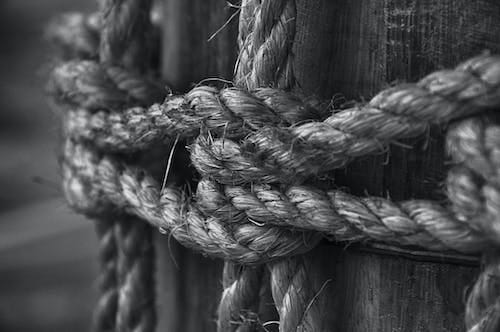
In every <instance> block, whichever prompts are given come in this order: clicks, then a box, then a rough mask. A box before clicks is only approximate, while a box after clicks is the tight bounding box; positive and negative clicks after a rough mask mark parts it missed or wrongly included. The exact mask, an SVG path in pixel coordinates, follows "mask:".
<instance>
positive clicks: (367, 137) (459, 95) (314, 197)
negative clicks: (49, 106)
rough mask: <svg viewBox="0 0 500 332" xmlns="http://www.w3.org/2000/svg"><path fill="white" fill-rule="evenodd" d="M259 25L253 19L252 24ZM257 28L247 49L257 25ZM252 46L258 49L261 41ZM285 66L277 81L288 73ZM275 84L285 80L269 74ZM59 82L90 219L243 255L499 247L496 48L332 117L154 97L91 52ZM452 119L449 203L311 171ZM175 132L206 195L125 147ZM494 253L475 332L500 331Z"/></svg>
mask: <svg viewBox="0 0 500 332" xmlns="http://www.w3.org/2000/svg"><path fill="white" fill-rule="evenodd" d="M285 2H286V1H285ZM285 2H279V3H280V4H279V6H282V7H279V8H281V9H282V10H285V9H286V10H287V8H289V7H288V6H289V4H288V2H286V3H285ZM249 3H251V2H250V1H249ZM263 3H268V4H269V2H265V1H264V2H263ZM277 3H278V2H277ZM277 6H278V5H277ZM247 9H248V8H247ZM254 10H256V9H254ZM260 10H262V9H260ZM243 12H244V11H243V9H242V13H243ZM287 15H288V14H287ZM244 17H246V16H244ZM257 17H258V16H257ZM280 17H281V16H280ZM245 20H250V19H248V17H247V18H246V19H245ZM257 22H258V20H256V21H255V22H246V21H243V23H241V22H240V23H241V24H242V25H243V26H244V25H245V24H249V25H250V26H251V25H253V26H254V28H253V29H255V25H256V24H257ZM278 22H281V23H282V21H278ZM286 22H288V21H286ZM278 24H280V23H278ZM287 24H288V23H287ZM240 27H241V25H240ZM241 29H243V30H245V29H244V28H241ZM246 29H249V28H246ZM245 31H247V30H245ZM271 31H272V29H271ZM245 34H246V37H245V38H241V37H240V42H241V43H243V44H244V45H245V43H246V40H247V39H248V38H249V37H248V36H250V35H251V33H250V32H245ZM271 35H272V33H271ZM244 36H245V35H244ZM255 38H257V37H255ZM269 38H271V37H269ZM256 40H259V38H257V39H256ZM255 44H256V43H255V42H254V44H252V45H255ZM246 47H247V48H245V52H249V54H256V53H257V52H256V51H254V50H253V47H255V46H251V47H250V46H246ZM286 47H290V46H289V45H287V46H286ZM249 50H250V51H249ZM107 52H108V51H106V52H104V54H107ZM285 53H286V52H285ZM247 56H248V55H247ZM287 56H289V55H286V56H285V58H286V57H287ZM124 61H129V60H124ZM240 62H241V59H240ZM253 65H254V66H255V59H254V60H253ZM266 66H267V65H266ZM269 66H272V65H269ZM254 68H255V67H254ZM266 68H267V67H266ZM280 68H287V69H286V70H288V65H286V66H285V67H280ZM252 70H253V71H256V72H258V70H257V69H252ZM250 72H252V71H250ZM246 75H248V74H246ZM251 75H260V74H250V77H252V76H251ZM280 75H281V74H280ZM280 75H278V78H274V79H273V80H274V81H278V82H279V80H280V79H281V78H280V77H282V75H281V76H280ZM287 75H288V74H286V75H285V77H287V78H289V77H293V76H287ZM246 81H249V79H248V78H246V79H245V82H246ZM262 82H265V83H262V84H266V85H267V84H272V82H271V80H270V79H267V78H266V79H265V80H263V81H262ZM252 84H253V83H252ZM255 84H257V86H259V85H261V84H260V83H255ZM50 85H51V91H52V94H53V95H54V98H55V99H56V100H57V101H58V102H59V103H61V104H64V105H66V106H69V110H68V111H67V112H66V113H65V114H64V115H63V118H64V125H63V127H64V132H65V135H66V136H67V140H66V142H65V145H64V147H63V158H62V164H63V186H64V190H65V193H66V196H67V199H68V201H69V203H70V204H71V205H72V206H73V207H74V208H75V209H76V210H79V211H81V212H84V213H89V214H95V213H96V212H106V211H109V209H110V208H112V209H119V210H122V211H124V212H127V213H130V214H134V215H136V216H139V217H140V218H142V219H145V220H146V221H148V222H149V223H150V224H152V225H154V226H156V227H159V228H162V229H163V230H168V231H169V232H170V234H172V235H173V236H174V237H175V238H176V239H177V240H179V241H180V242H181V243H183V244H184V245H186V246H188V247H191V248H194V249H196V250H199V251H202V252H204V253H206V254H209V255H213V256H216V257H221V258H224V259H228V260H231V261H236V262H239V263H242V264H258V263H264V262H269V261H273V260H277V259H283V258H286V257H290V256H294V255H297V254H300V253H304V252H307V251H309V250H310V249H312V248H313V247H314V246H315V245H316V244H317V243H318V242H319V241H320V240H321V239H325V238H326V239H328V240H332V241H348V242H354V241H356V242H358V241H361V242H368V241H375V242H383V243H390V244H397V245H401V246H419V247H422V248H424V249H428V250H435V251H443V250H453V251H459V252H463V253H472V254H477V253H482V252H485V251H488V252H489V250H490V249H492V248H496V247H498V244H499V242H500V237H499V232H500V227H499V226H498V225H499V221H498V218H499V216H500V206H499V203H498V202H500V195H499V169H500V167H499V166H500V165H499V163H500V157H499V156H500V126H499V125H498V115H497V114H496V111H497V109H498V107H499V106H500V58H499V57H496V56H490V55H481V56H478V57H475V58H472V59H470V60H468V61H466V62H464V63H462V64H460V65H459V66H458V67H457V68H455V69H454V70H447V71H438V72H435V73H432V74H430V75H429V76H427V77H425V78H424V79H422V80H421V81H419V82H418V83H416V84H402V85H398V86H395V87H392V88H389V89H387V90H384V91H382V92H380V93H379V94H378V95H377V96H375V97H374V98H373V99H372V100H371V101H370V102H369V103H367V104H366V105H359V106H356V107H354V108H350V109H343V110H334V112H333V113H332V114H327V113H328V111H329V110H328V109H324V108H322V107H321V105H322V103H320V102H317V101H315V100H308V99H304V98H300V97H298V96H294V95H292V94H290V93H287V92H284V91H282V90H277V89H272V88H263V89H257V90H255V91H250V92H249V91H246V90H243V89H239V88H226V89H222V90H217V89H215V88H213V87H204V86H201V87H196V88H194V89H193V90H191V91H190V92H188V93H187V94H184V95H172V94H170V95H168V96H167V97H166V98H165V99H164V101H163V102H162V103H160V104H152V105H151V104H150V103H148V102H144V101H145V100H150V99H155V98H156V97H157V96H158V95H161V89H158V86H157V85H156V84H154V83H152V82H150V81H149V80H147V79H143V78H141V77H140V76H139V75H137V73H135V72H129V71H127V70H124V68H120V67H115V66H114V64H106V65H105V66H104V65H102V64H99V63H96V62H94V61H92V60H83V61H71V62H68V63H65V64H63V65H61V66H60V67H58V68H56V69H55V70H54V72H53V77H52V80H51V84H50ZM285 86H287V87H288V86H289V85H286V84H285ZM130 104H133V105H134V106H133V107H128V105H130ZM135 105H138V106H135ZM450 122H452V123H451V125H450V128H449V130H448V133H447V142H446V144H447V149H448V151H449V153H450V155H451V157H452V159H453V161H454V162H455V165H454V166H453V168H452V169H451V170H450V172H449V174H448V178H447V194H448V197H449V200H450V202H449V205H448V206H442V205H440V204H437V203H435V202H432V201H425V200H409V201H405V202H399V203H397V202H391V201H390V200H387V199H383V198H378V197H363V198H360V197H355V196H352V195H349V194H347V193H344V192H342V191H339V190H335V189H329V190H323V189H318V188H312V187H310V186H308V185H307V179H308V178H310V177H311V176H317V175H320V174H322V173H325V172H327V171H329V170H332V169H335V168H339V167H344V166H345V165H346V164H347V163H348V162H349V161H350V160H352V159H353V158H357V157H360V156H363V155H366V154H370V153H378V152H381V151H384V149H386V148H387V146H388V145H389V144H390V143H391V142H395V141H397V140H398V139H402V138H407V137H414V136H418V135H421V134H423V133H424V132H425V131H426V129H427V127H428V126H429V125H435V124H443V125H446V124H448V123H450ZM176 137H180V138H182V139H183V140H185V141H187V142H191V146H190V153H191V161H192V163H193V165H194V166H195V168H196V169H197V171H198V172H199V173H200V174H201V176H202V177H203V178H202V179H201V180H200V181H199V183H198V188H197V192H196V195H194V197H191V195H190V194H189V193H188V191H185V190H183V189H182V188H178V187H174V186H171V185H167V186H166V187H164V188H162V187H161V186H160V185H159V183H158V181H157V180H156V179H155V178H154V177H153V176H151V175H150V174H148V172H147V171H145V170H144V169H142V168H140V167H137V166H134V165H132V164H131V163H130V162H129V161H127V160H125V159H124V158H122V157H120V155H119V154H117V152H130V151H137V150H144V149H147V148H151V147H153V146H154V145H156V144H158V143H159V142H164V141H167V140H170V139H172V138H176ZM109 251H110V252H111V253H112V252H113V250H111V249H110V250H109ZM490 257H493V258H490ZM486 258H487V259H486V265H485V269H484V272H483V274H482V275H481V276H480V277H479V279H478V282H477V283H476V285H475V286H474V287H473V288H472V290H471V292H470V294H469V300H468V304H467V313H466V323H467V328H468V330H469V331H496V330H497V329H498V328H499V324H500V323H499V321H500V319H499V317H500V306H499V299H500V294H498V292H497V290H498V287H497V286H496V283H497V280H498V278H499V277H500V275H499V269H498V262H497V259H496V258H498V255H496V254H492V255H490V254H489V255H488V256H487V257H486ZM287 264H288V265H289V266H288V268H289V269H296V268H298V265H296V264H299V263H297V262H295V263H294V262H291V261H286V260H285V261H283V260H282V261H281V262H277V263H275V265H273V266H274V267H272V269H274V271H276V272H274V273H275V275H279V273H280V271H282V270H281V269H283V268H284V267H286V265H287ZM301 271H302V270H301ZM113 273H114V272H113ZM297 275H298V276H299V275H300V274H297ZM276 280H282V281H283V279H276ZM289 282H290V284H289V285H288V286H286V285H285V286H283V284H281V283H280V284H279V285H276V287H275V288H274V289H273V296H274V298H275V301H276V303H277V305H278V309H279V308H280V304H279V302H280V301H281V300H280V299H282V298H283V288H280V287H292V286H293V280H292V281H289ZM307 309H309V308H307ZM311 315H314V311H312V312H311ZM311 317H312V316H311ZM300 324H302V321H301V322H299V323H298V325H294V328H298V327H297V326H300ZM280 328H282V329H285V327H283V326H281V327H280Z"/></svg>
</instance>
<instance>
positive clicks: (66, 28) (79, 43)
mask: <svg viewBox="0 0 500 332" xmlns="http://www.w3.org/2000/svg"><path fill="white" fill-rule="evenodd" d="M154 15H156V16H157V14H155V13H153V12H152V13H151V16H154ZM153 23H155V22H153ZM156 23H157V24H156V25H155V26H153V27H152V29H151V30H150V32H149V33H148V38H149V39H151V40H152V41H154V42H151V43H150V44H151V45H149V47H150V48H151V50H150V53H151V57H152V60H154V61H158V58H159V51H160V50H159V38H160V27H159V26H157V25H158V23H159V22H156ZM101 27H102V17H101V15H99V13H92V14H82V13H77V12H69V13H64V14H61V15H59V16H57V17H56V18H55V19H53V20H52V21H51V22H50V23H49V25H48V26H47V28H46V30H45V36H46V38H47V39H48V40H49V41H50V42H51V44H53V45H54V46H56V48H57V51H58V53H59V54H58V55H59V56H60V57H61V58H62V59H65V60H68V59H87V60H97V59H98V57H99V47H100V44H101V36H100V35H101V33H100V32H101V31H100V30H101ZM152 67H153V68H156V67H157V66H156V63H155V62H153V63H152Z"/></svg>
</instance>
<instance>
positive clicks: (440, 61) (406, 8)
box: [294, 0, 500, 332]
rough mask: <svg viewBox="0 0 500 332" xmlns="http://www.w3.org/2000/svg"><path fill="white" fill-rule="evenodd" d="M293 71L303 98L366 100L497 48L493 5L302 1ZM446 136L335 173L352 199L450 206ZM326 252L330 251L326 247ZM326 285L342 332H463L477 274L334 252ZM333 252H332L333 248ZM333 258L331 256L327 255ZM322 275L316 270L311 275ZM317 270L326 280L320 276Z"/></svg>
mask: <svg viewBox="0 0 500 332" xmlns="http://www.w3.org/2000/svg"><path fill="white" fill-rule="evenodd" d="M297 10H298V16H297V34H296V39H295V43H294V54H295V60H294V69H295V73H296V76H297V81H298V85H299V87H300V88H301V89H302V91H303V92H305V93H306V94H316V95H318V96H320V97H324V98H330V97H331V96H333V95H334V94H337V93H342V94H343V95H344V96H345V97H346V98H347V99H348V100H350V99H356V100H360V99H363V98H364V99H369V98H370V97H372V96H373V95H374V93H376V92H377V91H378V90H380V89H382V88H384V87H386V86H387V85H388V84H389V83H391V82H394V81H395V80H412V81H413V80H416V79H418V78H420V77H422V76H423V75H425V74H427V73H429V72H430V71H432V70H437V69H440V68H443V67H453V66H455V65H456V64H458V63H459V62H460V61H462V60H465V59H466V58H467V57H469V56H472V55H475V54H478V53H480V52H482V51H483V50H484V49H489V50H491V51H492V52H496V53H498V52H499V51H500V3H499V2H498V1H496V0H479V1H468V0H441V1H418V0H297ZM442 134H443V132H442V131H441V130H438V129H434V130H432V131H431V132H430V133H429V135H428V137H427V138H426V139H419V140H413V141H408V142H406V143H409V144H411V145H412V146H413V148H412V149H405V148H401V147H392V148H391V150H390V154H389V157H390V158H389V162H388V163H387V160H386V158H387V157H388V156H386V155H383V156H375V157H370V158H364V159H363V160H361V161H358V162H355V163H353V164H352V165H349V166H348V167H347V170H340V171H337V172H335V183H336V184H337V185H339V186H345V187H347V188H348V189H349V190H350V191H351V192H352V193H354V194H358V195H364V194H365V193H366V192H368V193H369V194H372V195H381V196H387V195H390V197H391V198H392V199H394V200H402V199H408V198H430V199H443V195H442V188H441V187H442V186H441V185H440V183H442V181H443V180H444V176H445V173H446V167H445V163H444V161H445V158H444V149H443V135H442ZM324 250H326V249H324ZM330 251H335V252H336V253H337V254H339V256H335V255H331V256H332V257H335V261H334V259H331V260H330V264H332V265H336V266H335V272H333V275H332V277H333V280H334V285H332V287H329V288H328V290H327V291H328V292H329V296H331V298H332V299H333V300H332V303H330V305H331V310H332V314H333V315H336V316H337V318H336V323H335V327H336V330H337V331H380V332H382V331H383V332H386V331H462V330H463V329H464V327H463V310H464V304H463V302H464V296H463V294H464V291H465V289H466V287H467V286H468V285H469V284H470V282H471V281H472V279H473V277H474V275H475V274H476V273H477V268H474V267H469V266H460V265H455V264H449V263H446V262H443V263H431V262H416V261H412V260H409V259H405V258H396V257H394V256H384V255H378V254H370V253H360V252H354V251H350V250H349V249H346V250H343V249H338V248H331V249H330ZM327 252H328V250H327ZM325 254H327V253H325ZM310 273H315V271H310ZM317 273H321V272H320V271H319V269H318V271H317Z"/></svg>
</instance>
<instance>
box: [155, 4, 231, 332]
mask: <svg viewBox="0 0 500 332" xmlns="http://www.w3.org/2000/svg"><path fill="white" fill-rule="evenodd" d="M163 5H164V15H165V17H164V21H163V23H164V24H163V57H162V63H163V66H162V67H163V77H164V78H165V79H166V80H167V82H169V84H170V86H171V87H172V89H173V90H175V91H180V92H184V91H186V90H188V89H189V88H191V87H192V86H193V85H194V84H196V83H199V82H200V81H201V80H203V79H206V78H221V79H225V80H229V81H230V80H232V76H233V68H234V63H235V62H236V56H237V45H236V37H237V27H238V25H237V24H238V18H237V16H236V19H234V20H233V21H231V22H230V23H229V24H228V25H227V26H226V27H225V28H224V29H222V30H221V31H220V32H218V33H217V35H216V36H215V37H214V38H213V39H212V40H211V41H208V39H209V38H210V37H211V36H212V34H214V33H215V32H216V31H218V30H219V28H221V27H222V26H223V25H224V24H225V23H226V22H227V21H228V20H229V18H230V17H231V15H232V14H233V13H234V11H235V9H234V8H230V7H229V6H228V5H227V3H226V2H225V1H220V0H208V1H206V0H205V1H197V0H164V1H163ZM211 83H217V82H216V81H212V82H211ZM186 160H189V159H186ZM185 166H186V167H187V165H185ZM157 247H158V251H159V254H158V256H159V262H158V263H159V268H158V274H157V279H158V282H159V288H160V289H159V290H158V292H159V296H160V297H159V299H158V301H159V306H160V307H159V311H158V316H159V325H160V326H159V329H158V330H159V331H185V332H199V331H215V329H216V324H215V322H216V310H217V305H218V301H219V299H220V296H221V294H222V281H221V280H222V265H223V262H222V261H219V260H217V261H216V260H212V259H208V258H205V257H202V256H201V255H199V254H197V253H194V252H192V251H190V250H188V249H186V248H183V247H180V246H179V244H177V243H176V242H175V240H173V239H172V240H171V241H170V243H169V241H168V240H167V238H166V237H165V236H164V235H163V236H158V237H157Z"/></svg>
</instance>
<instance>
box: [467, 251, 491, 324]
mask: <svg viewBox="0 0 500 332" xmlns="http://www.w3.org/2000/svg"><path fill="white" fill-rule="evenodd" d="M484 264H485V266H484V269H483V271H482V273H481V274H480V275H479V278H478V279H477V281H476V283H475V284H474V286H473V287H472V289H471V290H470V292H469V297H468V299H467V305H466V309H465V325H466V327H467V331H468V332H495V331H499V330H500V256H499V253H498V251H497V252H489V253H487V254H485V262H484Z"/></svg>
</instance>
